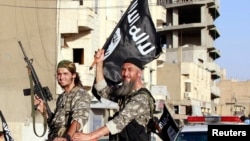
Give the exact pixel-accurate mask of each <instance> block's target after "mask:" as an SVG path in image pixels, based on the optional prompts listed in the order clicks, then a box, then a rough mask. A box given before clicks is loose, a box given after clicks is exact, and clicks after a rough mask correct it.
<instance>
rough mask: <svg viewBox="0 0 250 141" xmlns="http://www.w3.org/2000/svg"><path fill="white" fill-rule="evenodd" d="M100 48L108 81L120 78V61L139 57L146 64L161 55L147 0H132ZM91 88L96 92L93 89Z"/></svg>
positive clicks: (116, 81) (109, 82) (119, 79)
mask: <svg viewBox="0 0 250 141" xmlns="http://www.w3.org/2000/svg"><path fill="white" fill-rule="evenodd" d="M103 49H104V50H105V60H104V77H105V79H106V81H107V83H108V85H115V84H119V83H120V82H121V74H120V72H121V65H122V63H123V61H124V60H125V59H126V58H129V57H135V58H138V59H139V60H141V61H142V64H143V65H145V64H147V63H150V62H151V61H153V60H154V59H156V58H158V57H159V56H160V53H161V52H162V47H161V45H160V39H159V37H158V35H157V33H156V29H155V27H154V23H153V21H152V19H151V15H150V11H149V7H148V0H133V1H132V2H131V4H130V5H129V7H128V8H127V10H126V12H125V13H124V15H123V16H122V18H121V19H120V21H119V22H118V24H117V26H116V27H115V29H114V30H113V32H112V33H111V35H110V36H109V38H108V39H107V41H106V42H105V44H104V46H103ZM92 92H93V94H94V95H95V96H96V91H95V89H92ZM96 97H97V99H99V100H100V97H98V96H96Z"/></svg>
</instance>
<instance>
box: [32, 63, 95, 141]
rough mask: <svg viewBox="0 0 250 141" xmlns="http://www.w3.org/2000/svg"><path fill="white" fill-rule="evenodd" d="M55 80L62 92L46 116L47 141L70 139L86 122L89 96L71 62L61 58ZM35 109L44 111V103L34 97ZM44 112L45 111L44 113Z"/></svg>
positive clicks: (69, 140) (67, 140)
mask: <svg viewBox="0 0 250 141" xmlns="http://www.w3.org/2000/svg"><path fill="white" fill-rule="evenodd" d="M57 80H58V84H59V85H60V86H61V87H62V89H63V90H64V92H63V93H62V94H61V95H59V97H58V99H57V102H56V109H55V112H54V113H53V116H52V117H48V116H47V118H48V125H49V129H50V131H49V135H48V141H71V137H72V136H73V135H74V133H76V132H81V131H82V130H83V127H84V125H85V124H86V123H87V120H88V117H89V111H90V102H91V96H90V95H89V94H88V93H87V92H86V91H85V90H84V89H83V85H82V82H81V81H80V77H79V74H78V73H77V72H76V66H75V64H74V63H73V62H71V61H68V60H63V61H61V62H59V63H58V66H57ZM34 103H35V104H36V105H37V104H38V108H37V110H39V111H40V112H41V113H42V114H44V112H46V109H45V105H44V103H43V101H42V99H40V98H39V97H37V96H36V97H35V102H34ZM45 114H46V113H45Z"/></svg>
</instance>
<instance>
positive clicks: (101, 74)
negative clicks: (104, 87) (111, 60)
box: [96, 62, 104, 82]
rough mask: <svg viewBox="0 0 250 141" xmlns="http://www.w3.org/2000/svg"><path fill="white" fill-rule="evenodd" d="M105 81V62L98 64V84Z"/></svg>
mask: <svg viewBox="0 0 250 141" xmlns="http://www.w3.org/2000/svg"><path fill="white" fill-rule="evenodd" d="M103 79H104V76H103V62H99V63H97V64H96V82H100V81H102V80H103Z"/></svg>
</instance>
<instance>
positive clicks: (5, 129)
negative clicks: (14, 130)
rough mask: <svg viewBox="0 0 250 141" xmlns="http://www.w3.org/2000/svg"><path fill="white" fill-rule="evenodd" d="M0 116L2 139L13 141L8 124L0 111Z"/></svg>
mask: <svg viewBox="0 0 250 141" xmlns="http://www.w3.org/2000/svg"><path fill="white" fill-rule="evenodd" d="M0 116H1V120H2V126H3V133H4V139H5V141H14V139H13V138H12V137H11V134H10V130H9V127H8V124H7V122H6V120H5V118H4V116H3V113H2V111H1V110H0Z"/></svg>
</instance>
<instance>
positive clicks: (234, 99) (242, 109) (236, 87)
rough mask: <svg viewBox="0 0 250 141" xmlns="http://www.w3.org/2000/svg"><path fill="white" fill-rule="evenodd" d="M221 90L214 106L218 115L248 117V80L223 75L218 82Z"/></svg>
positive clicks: (249, 115)
mask: <svg viewBox="0 0 250 141" xmlns="http://www.w3.org/2000/svg"><path fill="white" fill-rule="evenodd" d="M218 87H219V88H220V91H221V98H220V100H219V104H218V105H217V106H216V108H217V113H218V114H219V115H234V116H246V117H250V81H249V80H247V81H239V80H237V79H228V78H226V71H225V70H224V73H223V77H222V79H221V80H220V81H219V83H218Z"/></svg>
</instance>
